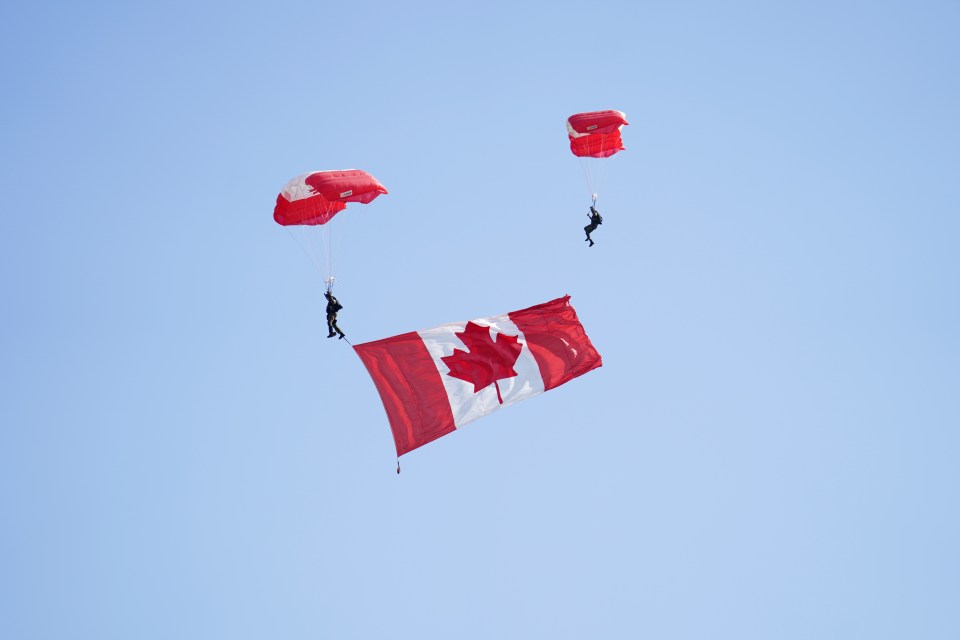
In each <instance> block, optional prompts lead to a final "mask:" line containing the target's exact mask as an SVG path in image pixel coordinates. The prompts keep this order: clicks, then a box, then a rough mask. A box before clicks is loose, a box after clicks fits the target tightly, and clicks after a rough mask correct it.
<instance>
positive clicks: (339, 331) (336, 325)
mask: <svg viewBox="0 0 960 640" xmlns="http://www.w3.org/2000/svg"><path fill="white" fill-rule="evenodd" d="M333 328H334V329H336V330H337V333H339V334H340V338H343V337H344V336H345V335H347V334H345V333H344V332H343V331H341V330H340V326H339V325H338V324H337V316H333ZM330 336H333V334H332V333H331V334H330ZM328 337H329V336H328ZM338 340H339V338H338Z"/></svg>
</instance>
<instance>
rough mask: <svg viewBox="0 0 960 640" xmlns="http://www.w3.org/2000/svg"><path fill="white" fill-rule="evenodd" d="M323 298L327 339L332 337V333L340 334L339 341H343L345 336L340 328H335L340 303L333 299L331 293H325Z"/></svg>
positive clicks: (341, 307)
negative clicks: (325, 309)
mask: <svg viewBox="0 0 960 640" xmlns="http://www.w3.org/2000/svg"><path fill="white" fill-rule="evenodd" d="M323 297H324V298H326V299H327V331H329V333H328V334H327V337H328V338H332V337H333V336H334V331H336V332H337V333H339V334H340V338H339V339H341V340H342V339H343V337H344V336H345V335H346V334H345V333H344V332H343V331H341V330H340V327H339V326H337V312H338V311H340V309H343V305H342V304H340V301H339V300H337V299H336V298H335V297H333V293H331V292H330V291H327V292H325V293H324V294H323Z"/></svg>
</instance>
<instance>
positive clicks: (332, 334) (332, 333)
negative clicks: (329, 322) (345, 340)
mask: <svg viewBox="0 0 960 640" xmlns="http://www.w3.org/2000/svg"><path fill="white" fill-rule="evenodd" d="M335 335H336V334H335V333H334V332H333V331H331V332H330V333H328V334H327V337H328V338H332V337H333V336H335Z"/></svg>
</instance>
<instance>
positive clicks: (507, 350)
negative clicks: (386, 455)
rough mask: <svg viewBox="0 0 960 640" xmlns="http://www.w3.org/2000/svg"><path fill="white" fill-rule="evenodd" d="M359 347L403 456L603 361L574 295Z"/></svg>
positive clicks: (578, 374) (565, 380)
mask: <svg viewBox="0 0 960 640" xmlns="http://www.w3.org/2000/svg"><path fill="white" fill-rule="evenodd" d="M354 349H355V350H356V352H357V354H358V355H359V356H360V359H361V360H362V361H363V364H364V365H365V366H366V367H367V371H369V372H370V376H371V377H372V378H373V382H374V384H376V386H377V391H379V392H380V398H381V400H383V406H384V408H385V409H386V411H387V418H388V419H389V420H390V428H391V429H392V430H393V439H394V441H395V442H396V445H397V456H402V455H403V454H405V453H407V452H409V451H412V450H413V449H416V448H417V447H421V446H423V445H425V444H427V443H428V442H431V441H433V440H436V439H437V438H439V437H441V436H444V435H446V434H448V433H450V432H452V431H454V430H455V429H458V428H460V427H462V426H463V425H465V424H467V423H468V422H471V421H473V420H476V419H477V418H480V417H482V416H485V415H487V414H488V413H491V412H492V411H496V410H497V409H499V408H500V407H503V406H506V405H509V404H513V403H514V402H519V401H520V400H525V399H526V398H529V397H531V396H535V395H537V394H539V393H543V392H544V391H548V390H550V389H553V388H554V387H558V386H560V385H561V384H563V383H564V382H567V381H569V380H572V379H573V378H576V377H577V376H581V375H583V374H585V373H586V372H588V371H590V370H591V369H596V368H597V367H599V366H601V364H602V362H601V358H600V354H599V353H597V350H596V349H594V348H593V344H591V343H590V339H589V338H588V337H587V334H586V332H585V331H584V330H583V325H581V324H580V320H578V319H577V312H576V311H575V310H574V309H573V306H571V304H570V296H564V297H562V298H557V299H556V300H551V301H550V302H545V303H543V304H538V305H536V306H533V307H529V308H527V309H521V310H520V311H513V312H511V313H506V314H502V315H498V316H492V317H489V318H478V319H476V320H470V321H469V322H451V323H450V324H445V325H442V326H439V327H435V328H433V329H425V330H423V331H412V332H410V333H404V334H401V335H398V336H393V337H391V338H384V339H383V340H376V341H374V342H366V343H364V344H358V345H357V346H355V347H354Z"/></svg>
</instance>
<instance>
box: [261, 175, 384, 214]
mask: <svg viewBox="0 0 960 640" xmlns="http://www.w3.org/2000/svg"><path fill="white" fill-rule="evenodd" d="M382 193H387V189H386V187H384V186H383V185H382V184H380V183H379V182H378V181H377V179H376V178H374V177H373V176H372V175H370V174H369V173H367V172H366V171H361V170H359V169H346V170H344V171H313V172H311V173H305V174H303V175H302V176H297V177H296V178H294V179H293V180H291V181H290V182H288V183H287V184H286V185H284V187H283V190H281V191H280V194H279V195H278V196H277V205H276V206H275V207H274V209H273V219H274V220H276V221H277V223H278V224H282V225H284V226H288V225H300V224H303V225H318V224H326V223H327V222H328V221H329V220H330V219H331V218H333V216H335V215H337V213H339V212H341V211H343V210H344V209H346V208H347V203H348V202H360V203H362V204H368V203H370V202H372V201H373V200H374V198H376V197H377V196H379V195H380V194H382Z"/></svg>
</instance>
